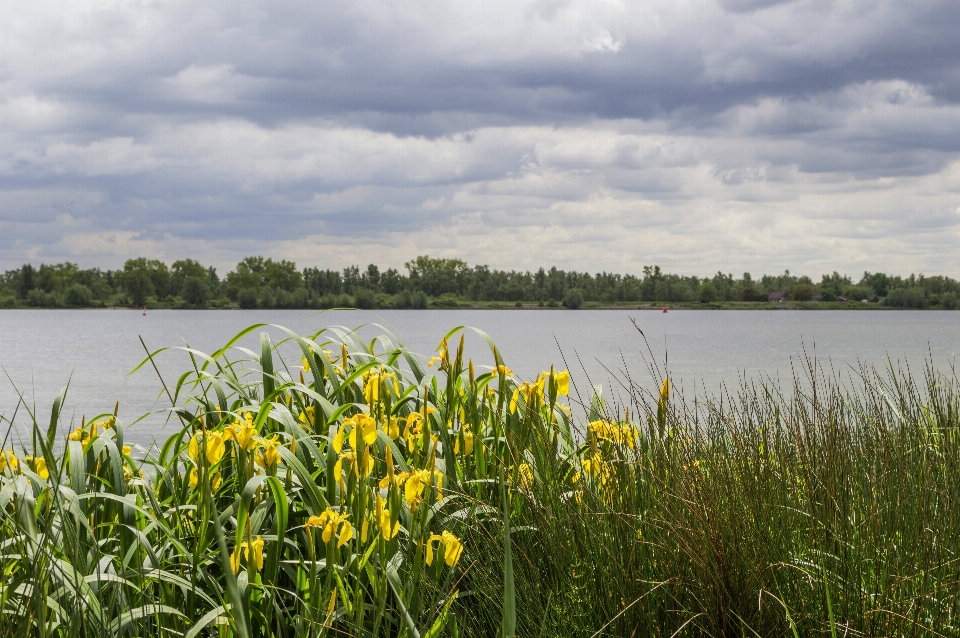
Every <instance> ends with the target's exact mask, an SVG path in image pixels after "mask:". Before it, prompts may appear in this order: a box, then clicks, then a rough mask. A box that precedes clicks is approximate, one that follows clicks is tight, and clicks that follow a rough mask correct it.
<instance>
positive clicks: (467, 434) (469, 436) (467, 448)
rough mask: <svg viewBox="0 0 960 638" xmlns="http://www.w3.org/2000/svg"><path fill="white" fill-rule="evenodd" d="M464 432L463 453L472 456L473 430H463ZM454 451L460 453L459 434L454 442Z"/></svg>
mask: <svg viewBox="0 0 960 638" xmlns="http://www.w3.org/2000/svg"><path fill="white" fill-rule="evenodd" d="M461 432H462V433H463V455H464V456H470V453H471V452H473V432H471V431H470V430H468V429H463V430H461ZM453 453H454V454H460V437H459V436H458V437H457V439H456V441H454V443H453Z"/></svg>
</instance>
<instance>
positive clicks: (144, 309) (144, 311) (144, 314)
mask: <svg viewBox="0 0 960 638" xmlns="http://www.w3.org/2000/svg"><path fill="white" fill-rule="evenodd" d="M663 311H664V312H666V311H667V309H666V308H664V309H663ZM143 316H144V317H146V316H147V307H146V306H144V307H143Z"/></svg>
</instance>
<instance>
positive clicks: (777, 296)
mask: <svg viewBox="0 0 960 638" xmlns="http://www.w3.org/2000/svg"><path fill="white" fill-rule="evenodd" d="M788 299H790V297H788V296H787V293H785V292H771V293H770V296H769V297H767V301H787V300H788Z"/></svg>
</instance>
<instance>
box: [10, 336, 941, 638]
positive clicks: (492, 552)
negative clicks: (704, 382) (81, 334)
mask: <svg viewBox="0 0 960 638" xmlns="http://www.w3.org/2000/svg"><path fill="white" fill-rule="evenodd" d="M260 327H262V326H253V327H251V328H248V329H247V330H245V331H244V332H242V333H240V334H238V335H236V336H235V337H234V338H233V339H231V340H230V342H228V344H227V345H226V346H225V347H224V348H223V349H221V350H220V351H218V352H216V353H213V354H212V355H205V354H203V353H200V352H196V351H192V350H191V351H189V352H190V355H191V358H192V361H193V366H192V368H191V369H190V370H187V371H186V372H185V373H184V374H183V375H182V376H181V377H180V378H178V379H177V380H175V381H172V380H171V386H170V389H171V400H172V402H173V404H174V405H175V407H174V408H171V410H170V415H171V418H174V419H177V420H179V422H180V423H182V429H181V430H180V432H179V433H178V434H176V435H174V436H173V437H171V438H170V439H168V440H167V441H165V442H164V443H163V444H162V445H161V446H160V447H159V449H156V450H152V451H149V453H148V454H146V456H144V455H143V454H141V453H138V451H137V450H131V449H130V448H128V447H126V446H125V445H124V426H123V424H122V422H121V420H120V419H117V418H116V415H112V414H103V415H98V416H96V417H94V418H93V419H91V420H90V421H88V422H84V423H83V424H82V427H81V428H79V429H76V430H73V431H72V432H67V431H62V429H61V426H60V415H59V412H60V407H61V405H62V402H63V400H64V398H63V395H61V397H60V398H58V400H57V401H56V402H55V404H54V406H53V410H52V414H51V417H50V419H49V420H48V421H46V422H45V423H44V424H43V425H41V424H40V422H39V417H38V416H36V415H30V417H31V420H32V425H33V428H32V430H33V432H32V437H31V441H29V442H28V444H27V447H28V448H29V449H28V450H27V452H29V457H28V456H27V455H26V454H24V453H23V451H18V452H17V453H16V455H15V456H11V454H12V453H10V452H8V453H7V455H6V456H5V457H4V458H5V459H6V460H5V462H4V463H3V465H4V467H3V468H2V478H0V511H2V518H0V570H2V571H0V633H2V634H4V635H37V636H106V635H110V636H113V635H131V636H132V635H137V636H139V635H170V636H173V635H177V636H201V635H204V636H205V635H211V636H212V635H217V636H251V637H253V636H341V635H357V636H409V637H413V636H430V637H436V636H441V635H445V636H496V635H503V636H513V635H518V636H601V635H605V636H665V637H669V636H675V635H688V636H728V635H729V636H733V635H736V636H754V635H755V636H779V635H782V636H807V635H827V636H844V635H845V636H856V635H870V636H891V635H903V636H918V635H946V636H956V635H960V630H958V629H957V620H956V617H957V613H958V612H960V609H958V605H960V597H958V595H957V592H958V591H960V582H958V581H960V554H958V551H960V494H958V486H960V478H958V470H960V446H958V443H960V440H958V433H957V425H958V423H957V422H958V416H957V415H958V398H960V394H958V387H957V383H956V381H955V379H954V378H952V377H950V378H947V377H942V376H940V375H938V374H936V373H935V372H934V371H933V370H932V369H927V370H926V372H925V374H924V375H923V376H922V379H920V380H916V379H914V378H913V377H911V376H910V375H909V374H907V375H903V374H901V373H900V372H899V371H897V370H890V371H889V372H887V373H885V374H880V373H878V372H876V371H874V370H871V369H866V368H865V369H863V370H861V371H860V374H861V378H860V380H859V383H857V384H853V385H849V384H848V385H847V386H844V385H842V384H841V383H840V382H839V380H838V379H836V378H833V377H829V376H826V377H825V376H824V375H822V374H820V373H819V372H818V371H817V370H816V368H815V367H814V366H813V364H810V367H809V369H808V378H807V379H805V380H802V382H798V383H797V384H796V386H795V387H794V388H791V389H790V392H788V393H784V394H781V393H780V392H779V391H778V390H777V389H776V388H772V387H768V386H765V385H763V384H745V385H743V387H742V388H741V389H740V391H739V393H738V394H736V395H734V396H724V397H722V398H717V399H711V400H709V401H704V400H703V399H702V398H701V399H698V400H694V401H684V400H682V399H681V398H679V397H678V396H677V394H676V392H675V391H674V390H673V389H671V387H670V382H669V380H668V379H667V378H665V377H662V378H657V379H656V382H657V385H658V386H659V392H656V391H655V392H653V393H646V392H644V391H643V389H642V388H641V387H639V386H637V385H634V384H633V383H632V382H631V381H630V377H629V376H627V375H624V377H623V379H622V380H621V381H622V382H623V388H622V390H623V395H624V396H626V397H627V399H626V400H625V401H623V402H621V404H619V405H617V406H615V405H612V404H606V403H605V402H604V400H603V399H602V393H601V392H599V390H595V391H593V392H592V393H590V394H588V395H586V396H584V397H583V400H582V403H583V404H584V405H583V412H584V414H585V415H586V418H585V419H579V418H574V417H572V416H571V415H572V414H573V413H574V412H575V410H571V408H570V407H569V404H570V403H571V402H573V403H576V402H577V400H576V399H574V400H571V399H570V398H569V397H568V396H567V395H568V394H573V395H574V396H577V394H576V392H575V389H574V388H573V386H572V385H571V384H570V381H569V375H568V374H567V372H566V371H560V370H555V369H553V368H548V369H547V370H545V371H544V373H543V374H541V375H540V376H539V377H538V378H537V379H535V380H530V381H527V382H524V381H522V380H520V379H517V378H515V377H514V375H513V374H512V373H511V372H510V370H509V368H507V366H506V364H505V362H504V361H503V359H502V357H501V356H500V353H499V352H498V351H497V350H496V347H495V346H494V345H493V344H492V342H489V340H488V342H489V343H490V358H489V360H487V361H486V364H485V365H481V364H479V363H474V362H473V361H470V360H465V358H464V355H463V346H462V344H463V341H462V338H461V339H460V340H459V342H458V341H457V336H456V332H457V331H454V332H452V333H450V334H448V335H447V337H446V338H444V339H443V341H442V343H441V346H440V347H439V348H438V354H437V357H435V358H434V359H432V360H431V361H430V362H429V363H431V364H432V366H425V365H424V364H423V362H422V361H421V360H420V359H419V358H418V357H417V356H415V355H414V354H413V353H411V352H410V351H409V350H408V349H407V348H405V347H404V346H403V345H402V344H400V343H398V342H397V341H396V340H395V339H393V338H391V337H389V336H382V337H379V338H377V339H374V340H373V341H371V342H369V343H365V342H363V341H361V340H360V339H359V338H358V337H357V336H356V334H355V333H354V332H351V331H347V330H345V329H338V328H331V329H326V330H323V331H321V332H319V333H317V334H315V335H311V336H310V337H301V336H298V335H295V334H293V333H291V332H289V331H286V334H287V335H288V337H287V338H286V339H285V342H282V343H281V344H276V343H273V342H272V341H271V340H270V338H269V337H268V336H267V335H266V333H264V334H262V335H261V347H260V350H259V351H258V352H253V351H250V350H245V349H243V348H238V347H236V344H237V342H238V341H239V340H240V339H241V338H242V337H243V336H245V335H246V334H249V333H250V332H253V331H255V330H257V329H259V328H260ZM458 343H459V346H458ZM280 345H284V347H283V348H280ZM291 351H293V352H295V353H296V354H295V355H294V357H293V360H290V361H288V360H285V358H284V356H282V355H283V354H284V353H290V352H291ZM158 354H159V352H158V353H154V356H156V355H158ZM287 357H288V358H289V354H287ZM297 359H300V360H297ZM144 364H146V365H148V361H147V360H145V361H144ZM721 399H722V400H721ZM574 407H577V406H574Z"/></svg>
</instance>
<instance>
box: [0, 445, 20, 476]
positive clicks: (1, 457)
mask: <svg viewBox="0 0 960 638" xmlns="http://www.w3.org/2000/svg"><path fill="white" fill-rule="evenodd" d="M18 465H20V461H18V460H17V457H16V456H15V455H14V453H13V450H8V451H6V452H4V451H3V450H0V472H2V471H4V470H5V469H7V466H9V467H10V470H11V471H12V470H16V469H17V466H18Z"/></svg>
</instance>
